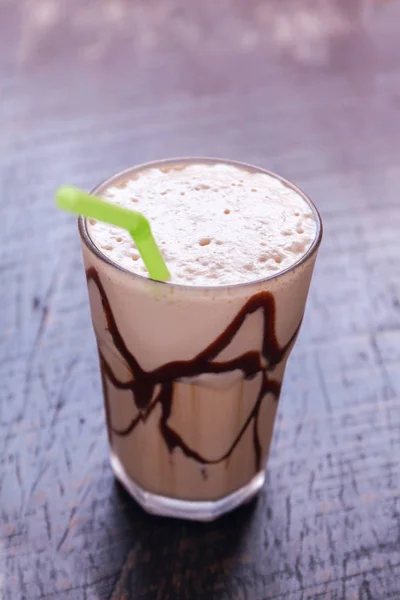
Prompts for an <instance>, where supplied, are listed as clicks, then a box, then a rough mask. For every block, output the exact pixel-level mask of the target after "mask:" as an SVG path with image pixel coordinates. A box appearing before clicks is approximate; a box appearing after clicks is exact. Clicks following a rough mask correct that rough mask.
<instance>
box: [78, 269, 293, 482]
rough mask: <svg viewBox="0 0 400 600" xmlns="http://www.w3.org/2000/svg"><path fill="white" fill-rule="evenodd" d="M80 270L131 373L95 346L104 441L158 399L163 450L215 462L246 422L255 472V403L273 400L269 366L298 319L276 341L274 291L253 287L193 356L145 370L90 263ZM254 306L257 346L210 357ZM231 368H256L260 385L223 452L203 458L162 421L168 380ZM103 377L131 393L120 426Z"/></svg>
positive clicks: (276, 388)
mask: <svg viewBox="0 0 400 600" xmlns="http://www.w3.org/2000/svg"><path fill="white" fill-rule="evenodd" d="M86 276H87V280H88V283H89V282H90V281H92V282H93V283H94V284H95V285H96V287H97V289H98V291H99V294H100V298H101V302H102V306H103V310H104V315H105V318H106V323H107V329H108V331H109V333H110V334H111V337H112V340H113V342H114V345H115V348H116V349H117V350H118V352H119V354H120V355H121V357H122V358H123V360H124V361H125V362H126V365H127V367H128V369H129V371H130V373H131V375H132V377H131V378H130V379H129V381H120V380H119V379H118V378H117V377H116V376H115V374H114V373H113V371H112V369H111V367H110V365H109V364H108V362H107V360H106V359H105V357H104V355H103V354H102V352H101V350H100V348H99V355H100V366H101V372H102V380H103V389H104V398H105V410H106V418H107V427H108V435H109V440H110V443H111V444H112V436H113V435H116V436H128V435H130V434H131V433H132V432H134V430H135V428H136V427H137V425H138V424H139V423H140V422H145V421H146V420H147V419H148V417H149V416H150V414H151V413H152V412H153V410H154V408H155V407H156V406H157V405H160V406H161V418H160V422H159V429H160V433H161V435H162V437H163V440H164V442H165V444H166V446H167V447H168V449H169V451H170V452H172V451H173V450H174V449H175V448H180V449H181V451H182V452H183V453H184V454H185V455H186V456H187V457H189V458H192V459H194V460H196V461H197V462H198V463H200V464H202V465H211V464H217V463H220V462H222V461H224V460H226V459H228V458H229V457H230V456H231V454H232V452H233V451H234V449H235V448H236V446H237V445H238V443H239V442H240V440H241V438H242V437H243V435H244V433H245V432H246V431H247V429H248V428H249V427H252V432H253V446H254V458H255V469H256V472H258V471H259V470H260V469H261V443H260V440H259V436H258V417H259V414H260V408H261V405H262V402H263V399H264V398H265V396H266V395H267V394H272V395H273V397H274V398H275V400H278V399H279V394H280V390H281V383H280V382H278V381H276V380H275V379H273V378H272V377H270V376H269V372H270V371H272V370H273V369H274V368H275V367H276V366H277V365H278V364H279V363H281V362H282V361H283V360H284V359H285V358H286V357H287V355H288V353H289V350H290V348H291V346H292V345H293V343H294V342H295V340H296V337H297V334H298V332H299V329H300V326H301V321H300V323H299V325H298V327H297V328H296V330H295V332H294V333H293V335H292V337H291V338H290V340H289V341H288V342H287V344H285V345H284V346H282V347H280V346H279V344H278V341H277V337H276V331H275V327H276V306H275V300H274V297H273V295H272V294H271V293H270V292H259V293H257V294H255V295H254V296H252V297H251V298H250V299H249V300H248V301H247V302H246V303H245V304H244V306H243V307H242V309H241V310H240V311H239V312H238V314H237V315H236V316H235V318H234V319H233V321H232V322H231V323H230V324H229V325H228V327H227V328H226V329H225V331H223V332H222V333H221V334H220V335H219V336H218V337H217V338H216V339H215V340H214V341H213V342H212V343H211V344H210V345H209V346H207V348H205V349H204V350H203V351H202V352H200V353H199V354H198V355H197V356H195V357H194V358H193V359H191V360H187V361H174V362H170V363H166V364H164V365H162V366H160V367H158V368H157V369H154V370H153V371H145V370H144V369H143V368H142V367H141V366H140V364H139V362H138V360H137V359H136V358H135V357H134V356H133V354H132V353H131V352H130V351H129V350H128V348H127V346H126V344H125V341H124V339H123V337H122V335H121V333H120V331H119V330H118V327H117V324H116V321H115V318H114V315H113V311H112V309H111V305H110V302H109V300H108V298H107V294H106V292H105V289H104V287H103V284H102V282H101V280H100V277H99V274H98V273H97V271H96V269H95V268H94V267H91V268H90V269H88V270H87V272H86ZM257 311H262V314H263V320H264V326H263V341H262V347H261V350H260V352H256V351H249V352H246V353H245V354H242V355H241V356H239V357H237V358H234V359H232V360H229V361H224V362H220V361H216V360H215V358H216V357H217V356H218V355H219V354H220V353H221V352H222V350H224V349H225V348H226V347H227V346H228V345H229V344H230V342H231V341H232V339H233V338H234V337H235V335H236V334H237V333H238V331H239V330H240V328H241V326H242V325H243V323H244V321H245V319H246V318H247V317H248V316H249V315H251V314H253V313H255V312H257ZM237 369H239V370H241V371H242V372H243V374H244V377H245V378H246V379H252V378H253V377H255V376H256V375H257V373H262V382H261V387H260V391H259V394H258V396H257V399H256V402H255V404H254V406H253V408H252V410H251V412H250V414H249V415H248V417H247V419H246V421H245V422H244V424H243V426H242V427H241V429H240V430H239V431H238V433H237V435H236V437H235V439H234V441H233V443H232V444H231V446H230V447H229V448H228V450H227V452H226V453H225V454H224V455H223V456H220V457H219V458H217V459H215V460H207V459H206V458H204V457H203V456H201V455H200V454H199V453H198V452H196V451H195V450H193V449H192V448H190V446H189V445H188V444H187V443H186V442H185V441H184V440H183V439H182V437H181V436H180V435H179V434H178V433H177V432H176V431H174V429H173V428H172V427H171V426H170V425H169V423H168V421H169V419H170V416H171V411H172V405H173V390H174V382H176V381H178V380H181V379H182V378H190V377H196V376H199V375H203V374H208V373H217V374H221V373H229V372H231V371H234V370H237ZM107 382H109V384H111V385H113V386H114V387H115V388H117V389H121V390H130V391H131V393H132V400H133V402H134V403H135V406H136V408H137V409H138V411H139V413H138V415H137V416H136V417H135V418H134V419H133V420H132V421H131V422H130V423H129V424H128V425H127V427H125V428H124V429H116V428H115V427H113V425H112V423H111V411H110V405H109V397H108V383H107ZM156 386H159V391H158V392H157V394H156V396H155V397H154V398H153V396H154V391H155V387H156Z"/></svg>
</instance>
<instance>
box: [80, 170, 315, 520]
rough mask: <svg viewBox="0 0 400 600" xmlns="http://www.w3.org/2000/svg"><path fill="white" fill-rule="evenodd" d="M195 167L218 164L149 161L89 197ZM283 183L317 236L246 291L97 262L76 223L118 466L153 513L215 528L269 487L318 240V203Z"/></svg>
mask: <svg viewBox="0 0 400 600" xmlns="http://www.w3.org/2000/svg"><path fill="white" fill-rule="evenodd" d="M199 161H200V162H206V163H207V162H213V161H211V160H210V161H209V160H208V159H184V160H175V161H161V163H160V162H155V163H152V164H150V165H149V164H147V165H142V166H139V167H135V168H133V169H129V170H128V171H125V172H124V173H120V174H118V175H116V176H115V177H112V178H111V179H110V180H108V181H106V182H104V183H102V184H101V185H100V186H98V187H97V188H96V189H95V190H94V191H93V193H94V194H99V195H101V194H102V192H104V191H105V190H106V189H107V188H108V187H110V186H116V185H118V184H119V183H121V182H123V181H124V180H126V178H127V177H129V176H131V175H132V176H134V174H135V173H137V172H138V171H140V170H142V169H144V168H149V167H158V168H160V167H169V166H171V165H173V164H174V163H179V164H182V163H191V162H196V163H198V162H199ZM219 162H221V161H219ZM224 162H227V163H229V164H233V165H236V166H238V167H241V168H246V169H248V170H250V171H253V172H266V171H263V170H262V169H259V168H256V167H252V166H249V165H244V164H242V163H235V162H232V161H224ZM269 175H272V174H271V173H269ZM273 176H274V177H277V176H275V175H273ZM278 179H280V180H281V181H283V182H284V183H285V185H287V186H289V187H291V188H293V189H294V190H295V191H297V192H298V193H299V194H300V195H301V196H302V197H303V198H304V199H305V200H306V202H307V203H308V204H309V206H310V208H311V210H312V212H313V214H314V217H315V222H316V234H315V239H314V241H313V243H312V245H311V247H310V248H309V250H308V251H307V252H306V254H305V255H304V256H302V257H301V259H300V260H299V261H298V262H297V263H296V264H295V265H293V266H292V267H290V268H288V269H286V270H284V271H282V272H279V273H278V274H276V275H272V276H269V277H267V278H265V279H262V280H258V281H253V282H249V283H246V284H238V285H230V286H219V287H204V286H203V287H195V286H184V285H177V284H173V283H161V282H156V281H152V280H149V279H147V278H146V277H142V276H140V275H136V274H133V273H132V272H130V271H127V270H125V269H124V268H122V267H121V266H119V265H118V264H116V263H114V262H112V261H111V260H110V259H108V258H107V257H106V256H105V255H104V254H102V253H101V251H100V250H99V249H98V248H97V247H96V246H95V245H94V243H93V242H92V240H91V238H90V235H89V234H88V230H87V227H86V220H85V219H84V218H80V220H79V231H80V235H81V240H82V249H83V258H84V264H85V268H86V275H87V282H88V289H89V298H90V306H91V314H92V320H93V327H94V331H95V334H96V338H97V343H98V350H99V357H100V370H101V375H102V381H103V391H104V403H105V412H106V421H107V429H108V439H109V445H110V454H111V465H112V468H113V470H114V473H115V475H116V477H117V478H118V479H119V480H120V481H121V482H122V484H123V485H124V486H125V488H126V489H127V490H128V491H129V492H130V494H131V495H132V496H133V497H134V498H135V500H136V501H137V502H138V503H139V504H140V505H141V506H142V507H143V508H144V509H146V510H147V511H149V512H152V513H155V514H158V515H168V516H173V517H181V518H188V519H196V520H211V519H214V518H216V517H218V516H220V515H222V514H224V513H226V512H228V511H230V510H232V509H233V508H235V507H236V506H238V505H240V504H242V503H244V502H246V501H247V500H249V499H250V498H251V497H252V496H254V495H255V494H256V493H257V492H258V491H259V490H260V488H261V487H262V486H263V483H264V478H265V466H266V461H267V457H268V451H269V447H270V442H271V438H272V432H273V426H274V421H275V415H276V410H277V406H278V400H279V395H280V390H281V385H282V379H283V375H284V371H285V367H286V362H287V359H288V357H289V353H290V351H291V349H292V347H293V344H294V343H295V340H296V337H297V334H298V332H299V329H300V326H301V322H302V318H303V314H304V309H305V304H306V299H307V294H308V290H309V285H310V281H311V276H312V272H313V268H314V264H315V260H316V256H317V251H318V247H319V244H320V241H321V237H322V224H321V220H320V216H319V214H318V211H317V210H316V208H315V206H314V205H313V204H312V203H311V201H310V200H309V199H308V198H307V197H306V196H305V195H304V194H303V192H301V191H300V190H298V189H297V188H296V187H295V186H293V185H292V184H290V183H288V182H287V181H285V180H283V179H282V178H280V177H278ZM240 242H241V240H238V241H237V243H238V244H240Z"/></svg>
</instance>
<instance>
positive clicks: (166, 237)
mask: <svg viewBox="0 0 400 600" xmlns="http://www.w3.org/2000/svg"><path fill="white" fill-rule="evenodd" d="M102 195H103V196H104V197H105V198H106V199H108V200H109V201H111V202H115V203H116V204H118V205H120V206H125V207H127V208H129V207H131V208H132V205H133V204H134V205H135V207H136V206H137V205H139V210H141V211H142V212H143V213H144V214H145V215H146V216H147V218H148V219H149V220H150V223H151V225H152V229H153V233H154V236H155V239H156V240H157V242H158V244H159V246H160V247H161V248H162V252H163V255H164V258H165V260H166V262H167V264H168V267H169V270H170V271H171V274H172V281H173V282H175V283H183V284H185V283H186V284H189V285H229V284H235V283H244V282H247V281H253V280H257V279H262V278H263V277H267V276H268V275H271V274H275V273H276V272H277V271H280V270H284V269H287V268H288V267H290V266H291V265H292V264H294V263H295V262H297V261H298V260H299V258H301V256H302V255H303V254H304V253H305V252H307V250H308V248H309V247H310V245H311V243H312V241H313V239H314V238H315V233H316V223H315V218H314V215H313V213H312V211H311V210H310V207H309V205H308V204H307V202H306V201H305V200H304V199H303V198H302V196H300V195H299V194H298V193H297V192H296V191H295V190H292V189H291V188H289V187H287V186H286V185H285V184H283V183H282V182H281V181H280V180H279V179H277V178H275V177H273V176H271V175H269V174H266V173H254V172H250V171H247V170H246V169H244V168H239V167H236V166H233V165H229V164H224V163H214V164H212V163H211V164H209V163H206V164H205V163H197V164H196V163H193V164H176V165H172V166H165V165H164V166H163V167H162V168H148V169H145V170H143V171H141V172H135V173H134V174H131V175H127V176H126V179H125V180H123V181H120V182H117V183H116V184H115V183H114V184H113V186H112V187H109V188H108V189H106V190H105V191H104V192H103V193H102ZM87 224H88V231H89V234H90V236H91V238H92V240H93V241H94V243H95V244H96V245H97V246H98V247H99V249H100V250H101V251H102V252H103V253H104V254H106V255H107V256H108V257H109V258H110V259H111V260H113V261H114V262H116V263H118V264H120V265H121V266H123V267H124V268H126V269H128V270H130V271H133V272H136V273H139V274H141V275H144V274H147V270H146V268H145V266H144V264H143V261H142V259H141V257H140V256H139V253H138V252H137V250H136V248H135V245H134V243H133V241H132V238H131V237H130V235H129V234H128V233H127V232H125V231H123V230H120V229H118V228H115V227H111V226H109V225H106V224H104V223H100V222H96V221H93V220H90V221H88V223H87Z"/></svg>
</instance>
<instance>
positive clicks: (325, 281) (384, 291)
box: [0, 0, 400, 600]
mask: <svg viewBox="0 0 400 600" xmlns="http://www.w3.org/2000/svg"><path fill="white" fill-rule="evenodd" d="M399 20H400V3H398V2H396V1H393V2H383V1H381V2H378V1H376V2H372V1H371V2H369V1H368V0H365V1H362V0H357V1H353V2H348V1H346V0H341V1H339V0H336V1H335V0H320V1H319V2H315V1H311V0H246V1H245V0H241V1H240V0H224V1H223V2H214V1H213V0H202V2H195V1H194V0H193V1H192V2H188V1H184V0H161V1H155V0H151V1H148V0H137V1H135V2H129V1H128V0H109V1H106V0H96V1H95V0H91V1H90V0H68V1H67V0H13V1H12V0H0V32H1V35H0V209H1V220H0V240H1V241H0V598H1V599H2V600H19V599H20V600H25V599H26V600H39V599H47V600H51V599H53V598H60V599H61V600H92V599H110V600H118V599H133V600H139V599H140V600H151V599H156V600H186V599H190V600H197V599H198V600H278V599H279V600H280V599H285V600H286V599H288V600H320V599H328V600H344V599H349V600H388V599H397V598H400V460H399V456H400V260H399V249H400V242H399V231H400V200H399V189H400V166H399V165H400V125H399V124H400V48H399V38H398V31H399V30H398V27H399V22H400V21H399ZM182 155H213V156H223V157H227V158H233V159H242V160H246V161H248V162H253V163H256V164H259V165H261V166H265V167H267V168H269V169H272V170H276V171H278V172H280V173H281V174H282V175H284V176H286V177H288V178H289V179H292V180H294V181H295V182H296V183H298V184H299V185H300V186H302V187H303V188H304V189H305V190H306V191H307V192H308V193H309V194H310V195H311V197H312V198H313V199H314V200H315V201H316V203H317V204H318V206H319V208H320V209H321V212H322V216H323V219H324V224H325V239H324V244H323V246H322V249H321V252H320V258H319V262H318V266H317V270H316V274H315V278H314V281H313V286H312V291H311V295H310V300H309V304H308V310H307V314H306V318H305V323H304V327H303V329H302V333H301V336H300V339H299V341H298V343H297V346H296V348H295V350H294V352H293V355H292V357H291V359H290V365H289V367H288V372H287V377H286V382H285V386H284V392H283V397H282V399H281V403H280V406H279V413H278V419H277V425H276V430H275V434H274V440H273V446H272V452H271V457H270V460H269V464H268V472H267V484H266V486H265V489H264V491H263V493H262V495H261V496H260V498H259V500H258V502H256V503H253V504H252V505H251V506H249V507H246V508H244V509H241V510H239V511H237V512H236V513H234V514H232V515H229V516H227V517H225V518H223V519H221V520H220V521H218V522H216V523H213V524H210V525H198V524H191V523H184V522H178V521H171V520H164V519H157V518H152V517H149V516H147V515H145V514H144V513H143V512H142V511H141V510H140V509H139V508H138V507H137V506H136V505H135V504H134V503H133V502H132V501H131V500H130V499H129V498H128V497H127V495H126V494H125V493H124V492H123V491H122V490H121V489H120V488H119V487H118V486H117V485H116V484H115V483H114V479H113V476H112V474H111V470H110V467H109V464H108V457H107V443H106V434H105V425H104V410H103V406H102V399H101V390H100V381H99V371H98V365H97V358H96V351H95V343H94V336H93V333H92V330H91V324H90V317H89V310H88V302H87V292H86V289H85V280H84V273H83V269H82V261H81V255H80V248H79V243H78V235H77V231H76V224H75V222H74V220H73V219H72V218H69V217H68V216H65V215H63V214H60V213H58V212H57V211H56V210H55V209H53V208H52V195H53V192H54V189H55V188H56V187H57V186H58V185H59V184H61V183H63V182H70V183H74V184H76V185H80V186H84V187H86V188H91V187H93V186H94V185H95V184H96V183H98V182H99V181H100V180H102V179H104V178H105V177H107V176H108V175H110V174H112V173H114V172H116V171H118V170H121V169H122V168H125V167H127V166H129V165H131V164H134V163H138V162H142V161H145V160H150V159H157V158H162V157H169V156H182Z"/></svg>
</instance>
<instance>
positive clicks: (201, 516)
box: [110, 452, 265, 521]
mask: <svg viewBox="0 0 400 600" xmlns="http://www.w3.org/2000/svg"><path fill="white" fill-rule="evenodd" d="M110 460H111V466H112V469H113V471H114V474H115V476H116V478H117V479H118V480H119V481H120V482H121V483H122V485H123V486H124V487H125V489H126V490H127V491H128V492H129V494H130V495H131V496H132V497H133V498H134V499H135V500H136V502H137V503H138V504H140V506H141V507H142V508H143V509H144V510H145V511H147V512H148V513H151V514H153V515H159V516H164V517H175V518H176V519H190V520H192V521H213V520H214V519H217V518H218V517H221V516H222V515H224V514H225V513H227V512H230V511H231V510H233V509H234V508H237V507H238V506H240V505H241V504H244V503H245V502H248V501H249V500H251V498H253V497H254V496H255V495H256V494H257V493H258V492H259V491H260V489H261V488H262V486H263V485H264V481H265V472H264V471H262V472H261V473H258V474H257V475H256V476H255V477H254V478H253V479H252V480H251V481H250V482H249V483H248V484H247V485H246V486H244V487H242V488H240V489H238V490H236V492H233V493H232V494H229V495H228V496H225V497H224V498H220V499H218V500H214V501H193V500H178V499H177V498H168V497H167V496H159V495H158V494H153V493H151V492H147V491H146V490H144V489H143V488H142V487H140V486H139V485H138V484H137V483H135V482H134V481H132V479H130V477H129V476H128V475H127V473H126V471H125V469H124V467H123V466H122V464H121V462H120V460H119V458H118V457H117V456H116V455H115V454H114V453H112V452H111V457H110Z"/></svg>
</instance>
